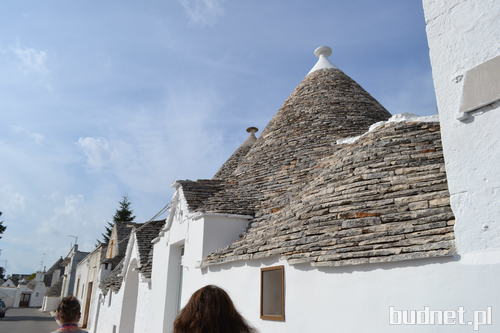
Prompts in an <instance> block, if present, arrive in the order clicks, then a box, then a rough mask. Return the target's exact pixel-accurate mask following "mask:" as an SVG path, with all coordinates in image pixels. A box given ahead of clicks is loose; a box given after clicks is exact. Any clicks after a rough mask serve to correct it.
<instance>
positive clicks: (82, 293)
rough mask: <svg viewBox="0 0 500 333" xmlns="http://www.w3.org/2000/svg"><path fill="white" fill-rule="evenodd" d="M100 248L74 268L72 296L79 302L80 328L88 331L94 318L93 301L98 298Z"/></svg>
mask: <svg viewBox="0 0 500 333" xmlns="http://www.w3.org/2000/svg"><path fill="white" fill-rule="evenodd" d="M103 251H104V250H103V248H102V246H99V247H97V248H96V249H95V250H94V251H92V252H91V253H89V254H88V255H87V256H86V257H85V258H83V259H82V260H81V261H80V262H79V263H78V265H77V267H76V273H75V281H76V282H75V284H74V289H73V293H72V294H73V295H74V296H75V297H76V298H78V300H79V301H80V306H81V309H82V316H81V318H80V326H82V327H83V328H87V329H90V328H91V327H92V318H94V317H95V311H96V306H97V303H98V302H96V301H94V300H95V299H97V298H98V297H99V283H100V282H101V278H102V273H103V271H104V270H101V257H102V252H103Z"/></svg>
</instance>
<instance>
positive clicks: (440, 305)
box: [182, 259, 500, 333]
mask: <svg viewBox="0 0 500 333" xmlns="http://www.w3.org/2000/svg"><path fill="white" fill-rule="evenodd" d="M274 265H284V266H285V315H286V320H285V321H284V322H275V321H268V320H261V319H260V318H259V311H260V310H259V304H260V268H261V267H268V266H274ZM499 274H500V265H488V264H486V265H468V264H464V263H461V262H458V261H450V259H434V260H423V261H412V262H406V263H396V264H381V265H371V266H370V265H363V266H357V267H352V268H328V269H316V268H311V267H307V266H302V267H293V266H289V265H288V264H287V263H286V262H284V261H274V260H272V259H271V260H264V261H254V262H249V263H246V264H244V263H239V264H235V265H223V266H218V267H212V268H209V269H203V270H200V269H193V268H190V269H189V273H187V274H185V275H184V276H185V279H184V282H183V285H184V288H185V290H184V291H185V293H184V294H183V300H182V304H183V305H184V304H185V303H186V302H187V300H188V299H189V297H190V295H191V294H192V293H193V292H194V291H196V290H197V289H199V288H201V287H203V286H205V285H207V284H215V285H218V286H221V287H223V288H224V289H225V290H226V291H227V292H228V293H229V294H230V296H231V298H232V299H233V301H234V303H235V305H236V307H237V308H238V310H239V311H240V312H241V313H242V315H243V316H244V317H245V318H246V319H247V320H248V321H249V322H250V323H251V324H252V325H253V326H254V327H256V328H257V329H258V330H259V331H260V332H273V333H275V332H276V333H277V332H287V333H288V332H343V333H349V332H356V333H358V332H440V333H441V332H472V328H471V327H470V326H467V325H466V326H457V325H453V326H404V327H403V326H391V325H389V307H390V306H395V307H396V308H397V309H415V310H423V308H424V306H430V307H431V309H434V310H438V309H439V310H457V307H458V306H464V307H465V310H466V311H467V312H466V314H465V318H466V320H468V319H469V316H470V318H472V311H475V310H485V307H486V306H492V307H493V313H494V316H495V317H494V318H493V320H496V321H498V320H499V317H498V314H496V313H495V309H498V308H500V297H499V296H500V293H499V292H498V276H500V275H499ZM481 332H498V326H483V327H481Z"/></svg>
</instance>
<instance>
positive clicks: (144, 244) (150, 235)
mask: <svg viewBox="0 0 500 333" xmlns="http://www.w3.org/2000/svg"><path fill="white" fill-rule="evenodd" d="M164 225H165V220H159V221H151V222H148V223H146V224H145V225H144V226H143V227H141V228H140V229H138V230H137V232H136V238H137V247H138V248H139V271H140V272H141V273H142V274H143V275H144V276H145V277H146V278H150V277H151V270H152V268H153V244H152V243H151V241H152V240H153V239H154V238H156V237H158V234H159V233H160V231H161V229H162V228H163V226H164Z"/></svg>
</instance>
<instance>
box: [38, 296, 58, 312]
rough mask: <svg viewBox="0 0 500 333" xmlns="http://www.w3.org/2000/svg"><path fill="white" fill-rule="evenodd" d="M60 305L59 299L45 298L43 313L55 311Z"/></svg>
mask: <svg viewBox="0 0 500 333" xmlns="http://www.w3.org/2000/svg"><path fill="white" fill-rule="evenodd" d="M58 305H59V297H48V296H45V297H44V299H43V306H42V311H44V312H49V311H55V310H56V309H57V306H58Z"/></svg>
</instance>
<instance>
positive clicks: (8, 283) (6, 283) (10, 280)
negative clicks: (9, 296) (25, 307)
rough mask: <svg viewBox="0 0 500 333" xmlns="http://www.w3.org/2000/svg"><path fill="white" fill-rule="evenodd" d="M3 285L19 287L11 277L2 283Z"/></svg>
mask: <svg viewBox="0 0 500 333" xmlns="http://www.w3.org/2000/svg"><path fill="white" fill-rule="evenodd" d="M2 287H8V288H15V287H17V284H15V283H14V281H12V279H10V278H9V279H7V280H6V281H4V282H3V283H2Z"/></svg>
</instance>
